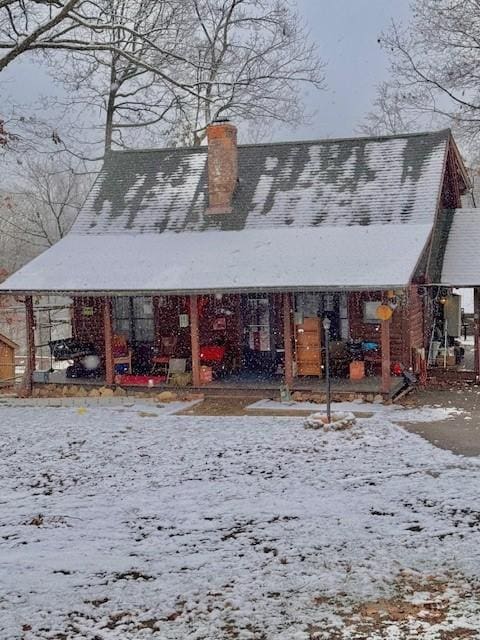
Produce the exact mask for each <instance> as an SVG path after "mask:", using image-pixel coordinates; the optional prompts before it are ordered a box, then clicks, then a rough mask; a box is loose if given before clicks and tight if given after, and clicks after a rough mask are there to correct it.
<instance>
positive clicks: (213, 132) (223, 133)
mask: <svg viewBox="0 0 480 640" xmlns="http://www.w3.org/2000/svg"><path fill="white" fill-rule="evenodd" d="M207 140H208V208H207V211H206V213H207V214H211V215H222V214H226V213H231V211H232V196H233V193H234V191H235V187H236V186H237V178H238V157H237V128H236V127H235V126H234V125H233V124H231V123H230V122H229V121H228V120H215V122H213V123H212V124H209V125H208V127H207Z"/></svg>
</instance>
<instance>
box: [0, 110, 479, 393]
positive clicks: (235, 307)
mask: <svg viewBox="0 0 480 640" xmlns="http://www.w3.org/2000/svg"><path fill="white" fill-rule="evenodd" d="M468 187H469V182H468V177H467V172H466V169H465V167H464V164H463V162H462V159H461V157H460V155H459V152H458V150H457V147H456V145H455V142H454V140H453V138H452V135H451V133H450V131H449V130H443V131H435V132H430V133H419V134H408V135H398V136H388V137H378V138H349V139H331V140H320V141H309V142H285V143H268V144H253V145H238V146H237V131H236V128H235V127H234V126H233V124H231V123H230V122H228V121H219V122H214V123H213V124H212V125H210V126H209V128H208V146H207V147H200V148H172V149H146V150H132V151H115V152H110V153H109V154H108V155H107V156H106V158H105V162H104V165H103V167H102V169H101V171H100V173H99V174H98V177H97V179H96V182H95V184H94V186H93V188H92V190H91V192H90V194H89V196H88V198H87V201H86V202H85V204H84V206H83V208H82V210H81V212H80V214H79V216H78V218H77V220H76V222H75V224H74V226H73V228H72V230H71V232H70V233H69V234H68V235H67V236H66V237H65V238H63V239H62V240H61V241H60V242H58V244H56V245H55V246H53V247H52V248H50V249H48V250H47V251H46V252H45V253H43V254H42V255H40V256H39V257H37V258H36V259H34V260H33V261H31V262H30V263H28V264H27V265H26V266H25V267H23V268H22V269H20V270H19V271H18V272H17V273H15V274H13V275H12V276H11V277H10V278H8V279H7V280H6V282H4V283H3V284H2V285H1V286H0V291H3V292H4V293H5V294H7V293H10V294H12V293H14V294H15V295H24V296H26V298H25V300H26V308H27V320H28V326H29V332H28V333H29V336H30V344H31V357H30V361H29V366H30V371H31V372H32V371H33V370H34V369H35V353H34V348H33V341H34V333H33V328H32V327H33V324H34V298H33V297H34V296H37V295H44V294H56V295H68V296H71V297H72V300H73V303H72V338H73V340H74V342H75V345H76V346H75V348H78V345H82V344H83V345H89V346H88V349H90V350H91V352H92V353H95V354H97V356H98V358H99V361H98V368H96V369H95V373H94V375H98V376H100V377H101V378H102V380H103V378H104V380H105V381H106V383H107V384H112V383H113V382H114V379H115V375H116V373H121V371H122V370H123V371H127V374H130V373H132V375H133V376H135V375H138V376H140V375H144V376H146V377H147V378H148V379H149V380H150V379H153V380H154V382H155V383H157V382H159V383H161V382H163V379H162V375H163V374H164V373H165V371H162V368H161V367H160V370H158V369H155V361H154V358H155V357H157V358H158V362H159V364H160V362H161V361H162V359H163V358H166V362H167V363H168V362H169V358H170V357H173V356H175V358H176V359H177V360H180V361H184V362H185V364H186V371H187V372H189V371H190V373H191V382H192V383H193V385H194V386H195V387H198V386H200V385H201V384H202V382H208V381H209V380H210V378H211V377H213V381H212V382H211V384H215V382H216V381H217V382H218V383H220V381H221V382H222V384H227V382H228V381H230V382H231V383H232V384H242V385H244V386H245V385H246V386H255V385H260V384H263V383H264V382H265V380H267V379H269V380H270V381H273V382H272V383H273V384H275V385H277V386H278V384H279V381H281V380H282V379H283V380H285V381H286V383H287V384H288V385H289V386H290V387H291V388H296V387H302V386H303V387H305V386H308V385H309V384H310V385H313V384H314V382H316V381H318V379H319V377H321V375H322V370H323V362H322V360H323V353H322V351H323V343H324V333H323V330H322V326H321V320H322V318H324V317H325V316H328V317H329V319H330V321H331V327H330V338H331V350H332V367H333V373H334V374H335V375H336V376H337V377H338V378H339V379H344V380H348V379H351V378H355V377H358V378H362V380H358V382H357V386H358V385H359V386H361V385H362V384H366V382H364V380H368V381H369V384H370V386H369V390H372V389H373V390H376V391H382V392H383V393H386V394H389V393H392V389H393V387H395V385H396V381H395V378H392V377H391V375H390V374H391V366H392V363H394V364H395V365H396V366H397V367H400V366H403V367H410V366H419V362H420V361H421V360H422V358H423V361H424V360H425V357H426V355H425V354H426V352H428V348H429V342H430V338H431V334H432V317H433V316H434V315H435V313H436V312H437V311H438V310H437V311H436V309H437V307H438V297H439V296H438V287H439V286H440V285H441V284H442V266H443V259H444V255H445V251H446V246H447V239H448V232H449V229H450V227H451V226H452V221H453V219H454V217H455V215H456V214H455V210H456V209H457V208H460V207H461V196H462V194H464V193H465V192H466V191H467V190H468ZM433 285H435V286H433ZM437 285H438V286H437ZM453 285H454V283H450V284H449V286H453ZM380 305H381V306H382V307H383V311H384V312H385V307H387V316H388V315H389V311H388V309H391V310H393V315H392V318H391V320H388V319H385V318H386V316H385V317H384V319H383V320H381V319H380V317H379V311H378V307H379V306H380ZM119 340H120V346H122V345H123V348H124V351H123V353H120V354H119V352H118V346H119ZM162 349H163V354H162ZM360 352H361V353H360ZM119 355H123V357H124V358H126V361H125V360H124V361H123V362H122V363H121V364H120V365H119V364H118V361H117V357H118V356H119ZM350 361H353V362H358V361H362V362H364V364H363V365H361V366H360V367H357V369H359V370H357V371H355V370H354V369H351V368H350V366H349V365H350ZM164 363H165V360H164ZM365 367H366V370H367V371H366V373H367V374H371V375H370V376H368V377H367V378H363V374H364V369H365ZM131 369H133V372H132V370H131ZM160 372H161V373H160ZM352 372H353V374H352ZM155 374H159V375H155ZM351 374H352V375H351ZM76 375H80V374H79V373H78V371H77V372H76ZM122 380H123V379H122ZM372 381H373V382H374V383H375V384H373V382H372ZM372 384H373V386H372ZM375 385H376V386H375Z"/></svg>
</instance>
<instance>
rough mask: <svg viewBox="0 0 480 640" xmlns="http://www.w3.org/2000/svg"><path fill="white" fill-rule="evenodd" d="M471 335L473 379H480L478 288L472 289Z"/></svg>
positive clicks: (479, 298) (479, 297)
mask: <svg viewBox="0 0 480 640" xmlns="http://www.w3.org/2000/svg"><path fill="white" fill-rule="evenodd" d="M473 332H474V333H473V335H474V341H475V346H474V360H475V363H474V369H475V379H476V380H477V381H478V379H479V378H480V288H479V287H474V289H473Z"/></svg>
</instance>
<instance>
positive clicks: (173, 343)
mask: <svg viewBox="0 0 480 640" xmlns="http://www.w3.org/2000/svg"><path fill="white" fill-rule="evenodd" d="M177 342H178V337H177V336H162V337H161V338H160V343H159V346H158V347H157V350H158V353H154V355H153V356H152V371H151V372H152V373H153V372H154V371H155V370H157V369H158V368H161V369H163V372H164V373H165V374H166V375H167V376H168V370H169V368H170V367H169V364H170V359H171V358H172V356H173V355H175V349H176V348H177Z"/></svg>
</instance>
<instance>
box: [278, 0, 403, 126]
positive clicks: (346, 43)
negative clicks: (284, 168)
mask: <svg viewBox="0 0 480 640" xmlns="http://www.w3.org/2000/svg"><path fill="white" fill-rule="evenodd" d="M298 4H299V7H300V10H301V12H302V13H303V15H304V16H305V18H306V20H307V23H308V25H309V28H310V31H311V34H312V37H313V38H314V39H315V41H316V42H318V44H319V47H320V51H321V55H322V58H323V59H324V60H325V62H326V63H327V68H326V76H327V78H326V80H327V91H325V92H322V93H321V94H317V95H315V97H314V99H313V100H312V97H310V99H309V104H313V105H314V106H315V108H316V110H317V114H316V116H315V119H314V122H313V124H312V126H309V127H303V128H301V129H298V130H297V131H296V132H295V135H294V137H299V138H305V137H306V138H323V137H330V136H332V137H344V136H350V135H352V134H353V135H354V134H355V128H356V127H357V126H358V124H359V123H360V122H361V121H362V118H363V117H364V115H365V114H366V113H367V112H368V111H369V109H370V108H371V105H372V102H373V100H374V98H375V86H376V85H377V84H378V83H379V82H381V81H382V80H384V79H386V78H387V76H388V61H387V58H386V56H385V53H384V51H383V50H382V49H381V48H380V46H379V44H378V42H377V39H378V37H379V35H380V33H381V32H382V31H383V30H384V29H386V28H387V27H388V26H389V24H390V23H391V21H392V19H394V20H395V21H398V20H407V19H408V18H409V16H410V9H409V0H298ZM290 135H291V134H290ZM289 137H290V136H289Z"/></svg>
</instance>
